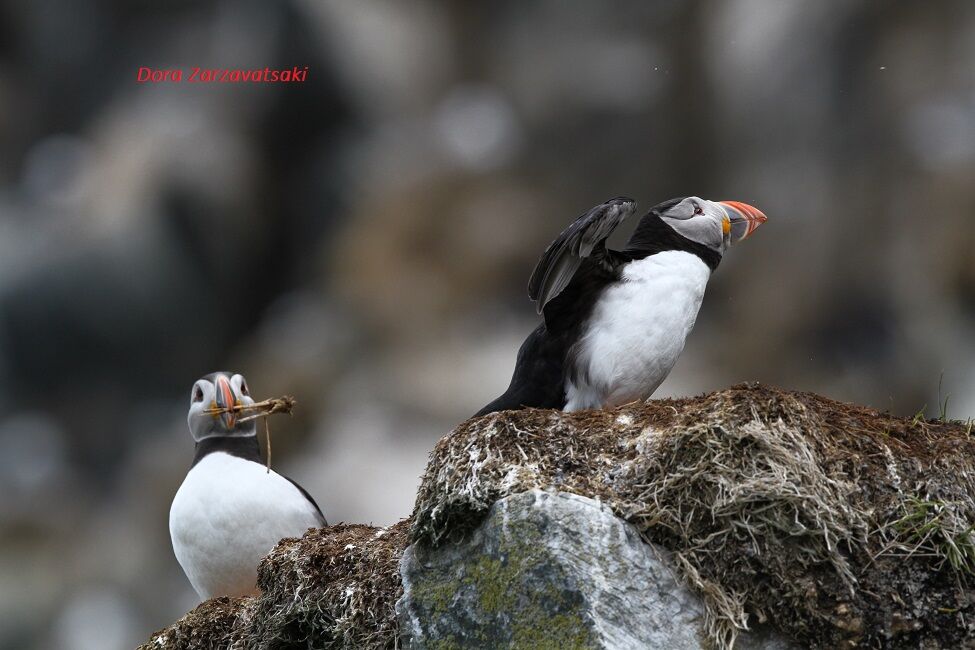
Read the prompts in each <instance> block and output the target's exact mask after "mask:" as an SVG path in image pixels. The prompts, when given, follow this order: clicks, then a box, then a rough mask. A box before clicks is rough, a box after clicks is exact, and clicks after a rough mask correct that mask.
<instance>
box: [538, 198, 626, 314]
mask: <svg viewBox="0 0 975 650" xmlns="http://www.w3.org/2000/svg"><path fill="white" fill-rule="evenodd" d="M635 211H636V201H634V200H633V199H628V198H626V197H625V196H620V197H617V198H615V199H610V200H609V201H606V202H605V203H603V204H600V205H597V206H596V207H594V208H592V209H591V210H589V211H588V212H586V213H585V214H584V215H582V216H581V217H579V218H578V219H576V220H575V222H573V224H572V225H571V226H569V227H568V228H566V229H565V230H564V231H562V234H561V235H559V236H558V238H557V239H556V240H555V241H553V242H552V243H551V244H549V246H548V248H546V249H545V252H544V253H543V254H542V258H541V259H540V260H539V261H538V265H537V266H536V267H535V270H534V272H532V277H531V280H529V281H528V296H529V297H530V298H531V299H532V300H534V301H535V302H536V303H537V308H538V313H539V314H541V313H542V310H544V309H545V305H546V303H548V301H550V300H552V299H553V298H555V297H556V296H558V295H559V294H560V293H562V290H563V289H565V288H566V287H567V286H568V285H569V282H571V281H572V276H574V275H575V273H576V271H578V270H579V266H580V265H581V264H582V262H583V260H584V259H586V258H587V257H588V258H593V259H594V261H595V260H599V259H602V258H606V244H605V241H606V238H607V237H609V236H610V235H611V234H612V232H613V231H614V230H616V227H617V226H619V225H620V224H621V223H623V220H624V219H626V218H627V217H628V216H630V215H631V214H633V213H634V212H635Z"/></svg>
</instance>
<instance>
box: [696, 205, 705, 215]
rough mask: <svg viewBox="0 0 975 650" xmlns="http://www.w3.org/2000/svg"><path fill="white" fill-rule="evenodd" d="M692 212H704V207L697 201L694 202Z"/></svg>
mask: <svg viewBox="0 0 975 650" xmlns="http://www.w3.org/2000/svg"><path fill="white" fill-rule="evenodd" d="M694 214H704V208H702V207H701V206H699V205H698V204H697V203H695V204H694Z"/></svg>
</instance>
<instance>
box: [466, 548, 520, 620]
mask: <svg viewBox="0 0 975 650" xmlns="http://www.w3.org/2000/svg"><path fill="white" fill-rule="evenodd" d="M516 557H517V556H516ZM520 565H521V562H518V561H517V560H516V561H514V562H513V561H512V558H511V557H510V556H509V557H508V558H506V560H499V559H497V558H492V557H487V556H484V557H481V558H480V559H479V560H478V561H477V562H476V563H475V564H474V565H473V566H471V567H470V570H469V572H468V574H467V575H466V576H465V577H464V584H465V585H470V586H473V587H474V588H475V589H476V590H477V594H478V600H479V602H480V604H481V609H482V610H483V611H484V612H486V613H488V614H497V613H498V612H503V611H506V610H510V609H511V608H512V607H514V605H515V602H516V595H515V594H516V591H515V590H512V589H511V585H512V584H514V583H515V582H516V581H517V580H518V573H519V570H520Z"/></svg>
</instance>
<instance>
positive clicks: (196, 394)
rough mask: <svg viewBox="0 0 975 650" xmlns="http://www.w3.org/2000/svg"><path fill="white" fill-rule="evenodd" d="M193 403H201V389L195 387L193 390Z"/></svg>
mask: <svg viewBox="0 0 975 650" xmlns="http://www.w3.org/2000/svg"><path fill="white" fill-rule="evenodd" d="M193 401H194V402H202V401H203V389H202V388H200V387H199V386H197V387H196V388H194V389H193Z"/></svg>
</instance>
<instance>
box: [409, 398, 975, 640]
mask: <svg viewBox="0 0 975 650" xmlns="http://www.w3.org/2000/svg"><path fill="white" fill-rule="evenodd" d="M970 434H971V431H970V427H968V426H965V425H961V424H958V423H946V422H937V421H923V420H921V419H919V418H915V419H913V420H905V419H900V418H892V417H889V416H886V415H882V414H879V413H877V412H876V411H873V410H870V409H866V408H861V407H856V406H851V405H847V404H840V403H837V402H833V401H830V400H827V399H824V398H822V397H819V396H816V395H812V394H803V393H789V392H785V391H780V390H776V389H771V388H767V387H762V386H757V385H740V386H735V387H733V388H731V389H729V390H726V391H721V392H718V393H713V394H710V395H706V396H703V397H701V398H695V399H682V400H659V401H653V402H650V403H648V404H646V405H639V406H625V407H622V408H620V409H616V410H614V411H592V412H582V413H576V414H566V413H559V412H554V411H523V412H508V413H500V414H495V415H491V416H488V417H485V418H481V419H478V420H472V421H469V422H467V423H465V424H464V425H462V426H461V427H460V428H458V429H457V430H456V431H454V433H453V434H451V435H450V436H448V437H446V438H444V439H443V440H442V441H441V442H440V443H439V444H438V445H437V448H436V450H435V451H434V454H433V458H432V460H431V462H430V465H429V467H428V469H427V473H426V476H425V478H424V481H423V485H422V487H421V490H420V495H419V497H418V500H417V507H416V511H415V512H414V523H413V537H414V539H415V540H417V541H422V542H424V543H427V544H430V545H437V544H440V543H442V542H443V541H444V540H447V539H450V538H452V537H455V536H462V535H463V534H464V533H465V531H467V530H469V529H470V528H471V527H473V526H476V525H477V523H478V521H479V520H480V517H481V516H482V515H483V513H484V512H485V511H486V510H487V508H488V507H489V506H490V504H491V503H493V502H494V501H495V500H497V499H499V498H501V497H504V496H506V495H508V494H512V493H516V492H520V491H523V490H525V489H530V488H536V487H540V488H555V489H559V490H562V491H567V492H575V493H578V494H582V495H585V496H589V497H595V498H599V499H601V500H603V501H604V502H606V503H607V504H608V505H609V506H610V507H612V508H613V509H614V510H615V511H616V512H617V514H618V515H619V516H621V517H623V518H625V519H627V520H629V521H631V522H632V523H634V524H635V525H636V526H637V527H638V529H639V530H641V531H642V532H643V534H644V535H645V537H646V538H647V539H648V540H650V541H652V542H655V543H659V544H661V545H663V546H665V547H667V548H669V549H671V550H673V551H675V552H676V554H677V558H678V563H679V568H680V569H681V572H682V573H683V575H684V577H685V579H686V580H688V582H689V583H691V584H692V585H693V586H694V587H695V588H696V589H697V590H698V591H699V592H700V593H701V595H702V596H703V597H704V600H705V603H706V605H707V609H708V614H709V620H708V629H709V631H710V633H711V636H712V640H713V641H714V642H715V643H716V645H718V646H720V647H730V646H731V645H732V644H733V643H734V640H735V638H736V636H737V634H738V632H739V631H740V630H742V629H744V628H745V627H746V625H747V621H748V620H749V615H753V616H754V619H752V620H757V621H765V620H771V621H772V622H773V623H774V625H775V626H776V627H778V628H779V629H781V630H783V631H784V632H786V633H787V634H788V635H790V636H791V637H793V638H794V639H795V640H797V641H799V642H801V643H803V644H808V645H812V646H815V647H829V648H836V647H854V646H863V645H868V646H881V647H884V646H897V647H903V646H905V645H907V646H910V647H918V646H920V645H923V644H934V647H961V646H962V645H963V644H964V643H966V642H968V640H969V639H971V638H972V637H973V634H975V604H973V603H975V591H973V590H972V589H971V588H970V587H969V582H970V579H971V577H972V573H973V570H975V533H973V524H975V437H973V436H972V435H970Z"/></svg>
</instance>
